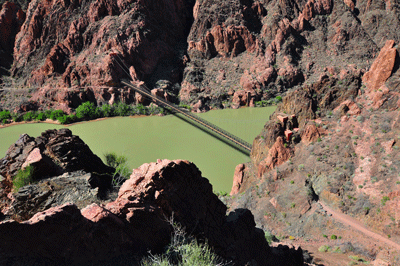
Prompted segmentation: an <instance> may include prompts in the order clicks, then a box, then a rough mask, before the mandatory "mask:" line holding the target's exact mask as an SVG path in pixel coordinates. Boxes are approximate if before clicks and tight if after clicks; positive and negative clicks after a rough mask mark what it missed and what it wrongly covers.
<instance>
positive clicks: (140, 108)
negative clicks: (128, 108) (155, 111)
mask: <svg viewBox="0 0 400 266" xmlns="http://www.w3.org/2000/svg"><path fill="white" fill-rule="evenodd" d="M133 111H134V112H133V114H137V115H145V114H146V109H145V108H144V106H143V104H137V105H136V106H135V107H134V110H133Z"/></svg>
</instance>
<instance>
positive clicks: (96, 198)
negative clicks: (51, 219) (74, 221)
mask: <svg viewBox="0 0 400 266" xmlns="http://www.w3.org/2000/svg"><path fill="white" fill-rule="evenodd" d="M99 179H100V177H99V176H97V175H96V174H94V173H85V172H83V171H78V172H72V173H65V174H63V175H61V176H56V177H51V178H46V179H43V180H40V181H39V182H35V183H33V184H30V185H27V186H24V187H22V188H20V189H19V190H18V191H17V192H14V193H13V194H12V200H11V203H10V206H9V207H7V208H4V209H3V212H4V214H5V215H8V216H11V217H12V218H13V219H15V220H19V221H21V220H28V219H30V218H31V217H32V216H34V215H35V214H36V213H38V212H42V211H45V210H47V209H49V208H51V207H56V206H60V205H63V204H66V203H71V202H73V203H74V204H75V205H76V206H77V207H78V208H80V209H81V208H84V207H86V206H87V205H88V204H90V203H97V204H101V203H102V202H103V200H105V199H106V191H104V189H99V185H98V184H94V181H95V180H99ZM100 180H101V179H100ZM101 187H102V188H104V187H105V184H103V186H101Z"/></svg>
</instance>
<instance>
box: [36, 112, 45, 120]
mask: <svg viewBox="0 0 400 266" xmlns="http://www.w3.org/2000/svg"><path fill="white" fill-rule="evenodd" d="M46 118H47V116H46V113H43V112H39V113H38V114H37V116H36V118H35V120H38V121H44V120H46Z"/></svg>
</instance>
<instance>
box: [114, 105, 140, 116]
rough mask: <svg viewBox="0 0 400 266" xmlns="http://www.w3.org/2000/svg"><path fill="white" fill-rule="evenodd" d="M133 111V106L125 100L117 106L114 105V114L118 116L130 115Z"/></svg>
mask: <svg viewBox="0 0 400 266" xmlns="http://www.w3.org/2000/svg"><path fill="white" fill-rule="evenodd" d="M142 107H143V105H142ZM131 111H132V109H131V107H130V106H129V105H127V104H126V103H123V102H119V103H117V104H116V106H115V107H114V114H115V115H116V116H128V115H130V114H131Z"/></svg>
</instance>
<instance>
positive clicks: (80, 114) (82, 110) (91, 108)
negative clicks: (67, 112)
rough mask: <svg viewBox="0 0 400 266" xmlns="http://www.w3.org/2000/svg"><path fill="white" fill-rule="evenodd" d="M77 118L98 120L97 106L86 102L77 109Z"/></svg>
mask: <svg viewBox="0 0 400 266" xmlns="http://www.w3.org/2000/svg"><path fill="white" fill-rule="evenodd" d="M76 117H77V118H79V119H94V118H96V106H95V105H94V103H92V102H85V103H83V104H81V105H79V106H78V108H76Z"/></svg>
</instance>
